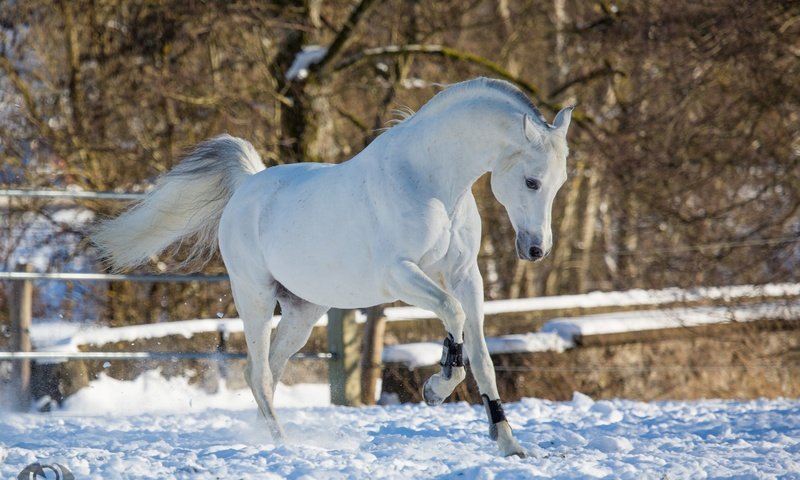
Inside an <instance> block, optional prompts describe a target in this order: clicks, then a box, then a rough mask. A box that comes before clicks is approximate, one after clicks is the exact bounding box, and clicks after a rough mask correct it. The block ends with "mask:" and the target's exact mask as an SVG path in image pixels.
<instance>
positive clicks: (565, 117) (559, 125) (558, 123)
mask: <svg viewBox="0 0 800 480" xmlns="http://www.w3.org/2000/svg"><path fill="white" fill-rule="evenodd" d="M573 109H575V105H570V106H569V107H564V108H562V109H561V111H560V112H558V113H557V114H556V119H555V120H553V128H555V130H556V131H558V133H560V134H561V135H563V136H565V137H566V136H567V129H568V128H569V121H570V120H571V119H572V110H573Z"/></svg>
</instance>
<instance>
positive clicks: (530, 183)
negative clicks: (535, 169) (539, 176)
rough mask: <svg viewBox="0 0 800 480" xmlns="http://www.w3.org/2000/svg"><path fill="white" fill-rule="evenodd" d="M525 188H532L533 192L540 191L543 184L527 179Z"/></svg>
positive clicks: (533, 179)
mask: <svg viewBox="0 0 800 480" xmlns="http://www.w3.org/2000/svg"><path fill="white" fill-rule="evenodd" d="M525 186H526V187H528V188H530V189H531V190H539V189H540V188H542V182H540V181H539V180H536V179H535V178H530V177H528V178H526V179H525Z"/></svg>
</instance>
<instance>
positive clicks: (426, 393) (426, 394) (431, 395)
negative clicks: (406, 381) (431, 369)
mask: <svg viewBox="0 0 800 480" xmlns="http://www.w3.org/2000/svg"><path fill="white" fill-rule="evenodd" d="M431 378H432V377H431ZM422 398H423V399H425V403H427V404H428V405H429V406H431V407H435V406H437V405H441V404H442V402H444V398H442V397H440V396H439V395H437V394H436V392H434V391H433V387H432V386H431V379H430V378H429V379H428V380H426V381H425V385H423V386H422Z"/></svg>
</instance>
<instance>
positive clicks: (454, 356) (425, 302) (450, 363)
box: [390, 260, 467, 405]
mask: <svg viewBox="0 0 800 480" xmlns="http://www.w3.org/2000/svg"><path fill="white" fill-rule="evenodd" d="M390 279H391V282H390V288H391V290H392V292H391V293H392V294H393V295H394V296H396V297H397V298H399V299H400V300H402V301H404V302H406V303H409V304H411V305H416V306H417V307H420V308H424V309H427V310H431V311H432V312H434V313H435V314H436V315H437V316H438V317H439V318H441V319H442V321H443V322H444V325H445V328H446V329H447V332H448V337H447V338H446V339H445V342H444V352H443V354H442V362H441V365H442V370H441V371H440V372H439V373H436V374H434V375H433V376H431V377H430V378H429V379H428V380H427V381H426V382H425V385H424V386H423V388H422V396H423V397H424V398H425V402H426V403H427V404H428V405H439V404H440V403H442V402H443V401H444V400H445V399H446V398H447V397H449V396H450V394H451V393H453V390H454V389H455V388H456V386H458V384H459V383H461V382H462V381H463V380H464V377H466V375H467V374H466V371H465V369H464V363H463V358H462V355H461V350H462V342H463V338H464V318H465V316H464V309H463V308H461V304H460V303H459V301H458V300H457V299H456V298H455V297H453V296H452V295H450V294H449V293H447V292H446V291H444V290H443V289H442V288H441V287H439V286H438V285H437V284H436V282H434V281H433V280H431V279H430V277H428V276H427V275H426V274H425V273H424V272H423V271H422V270H421V269H420V268H419V266H418V265H416V264H414V263H413V262H410V261H407V260H406V261H402V262H399V263H398V264H397V265H396V266H395V267H394V268H393V269H392V270H391V274H390Z"/></svg>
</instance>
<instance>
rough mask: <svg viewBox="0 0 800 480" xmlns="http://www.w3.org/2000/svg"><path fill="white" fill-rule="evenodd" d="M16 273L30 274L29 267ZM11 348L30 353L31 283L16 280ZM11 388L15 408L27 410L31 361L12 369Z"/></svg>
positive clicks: (13, 284) (20, 362)
mask: <svg viewBox="0 0 800 480" xmlns="http://www.w3.org/2000/svg"><path fill="white" fill-rule="evenodd" d="M16 270H17V271H18V272H32V271H33V268H32V267H31V266H30V265H26V264H19V265H17V269H16ZM9 310H10V311H9V316H10V318H11V336H12V338H11V348H12V349H13V350H15V351H17V352H30V351H31V319H32V317H33V281H31V280H18V281H14V282H12V283H11V301H10V302H9ZM13 386H14V390H15V392H16V403H17V404H16V408H17V409H18V410H23V411H24V410H27V409H28V405H29V404H30V398H31V392H30V387H31V361H30V360H20V361H18V362H16V368H15V369H14V376H13Z"/></svg>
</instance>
